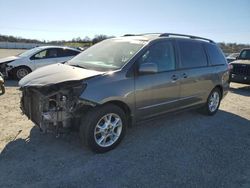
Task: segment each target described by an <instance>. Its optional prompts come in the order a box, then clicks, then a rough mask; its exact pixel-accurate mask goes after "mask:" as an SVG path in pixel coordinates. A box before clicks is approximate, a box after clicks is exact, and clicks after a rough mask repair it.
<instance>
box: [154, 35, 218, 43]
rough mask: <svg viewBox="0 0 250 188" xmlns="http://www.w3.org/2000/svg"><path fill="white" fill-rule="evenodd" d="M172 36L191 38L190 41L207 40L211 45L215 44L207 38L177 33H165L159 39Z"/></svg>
mask: <svg viewBox="0 0 250 188" xmlns="http://www.w3.org/2000/svg"><path fill="white" fill-rule="evenodd" d="M170 36H178V37H187V38H190V39H198V40H205V41H208V42H211V43H215V42H214V41H212V40H210V39H207V38H203V37H197V36H193V35H184V34H177V33H163V34H161V35H160V36H159V37H170Z"/></svg>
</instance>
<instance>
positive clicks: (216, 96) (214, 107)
mask: <svg viewBox="0 0 250 188" xmlns="http://www.w3.org/2000/svg"><path fill="white" fill-rule="evenodd" d="M221 98H222V93H221V91H220V89H219V88H214V89H213V90H212V91H211V93H210V94H209V96H208V99H207V102H206V104H205V106H204V107H203V108H202V112H203V114H205V115H210V116H211V115H214V114H216V112H217V111H218V109H219V107H220V102H221Z"/></svg>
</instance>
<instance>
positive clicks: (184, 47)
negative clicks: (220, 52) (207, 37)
mask: <svg viewBox="0 0 250 188" xmlns="http://www.w3.org/2000/svg"><path fill="white" fill-rule="evenodd" d="M178 46H179V52H180V58H181V68H195V67H205V66H207V57H206V53H205V50H204V48H203V46H202V44H201V43H200V42H194V41H178Z"/></svg>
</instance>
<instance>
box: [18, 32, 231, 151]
mask: <svg viewBox="0 0 250 188" xmlns="http://www.w3.org/2000/svg"><path fill="white" fill-rule="evenodd" d="M19 86H20V90H21V91H22V98H21V109H22V111H23V113H24V114H26V115H27V117H28V118H30V119H31V120H32V121H33V122H34V123H35V124H36V125H38V126H39V127H40V129H41V130H42V131H43V132H47V131H49V130H54V131H56V133H57V134H58V133H60V132H59V131H60V130H64V129H67V128H69V127H71V126H73V125H74V126H78V127H79V130H80V131H79V134H80V137H81V139H82V141H83V143H85V144H86V145H87V146H88V147H90V148H91V149H92V150H93V151H95V152H106V151H109V150H111V149H113V148H115V147H116V146H117V145H118V144H119V143H120V141H121V140H122V138H123V137H124V135H125V132H126V129H127V127H128V126H129V125H132V124H134V123H135V122H138V121H143V120H145V119H148V118H152V117H155V116H158V115H162V114H164V113H167V112H171V111H176V110H182V109H185V108H190V107H197V108H198V107H199V108H201V109H202V111H203V113H205V114H207V115H214V114H215V113H216V112H217V110H218V108H219V106H220V102H221V99H222V98H223V96H225V95H226V94H227V92H228V87H229V71H228V63H227V61H226V59H225V56H224V55H223V54H222V51H221V49H220V48H219V47H218V46H217V45H216V44H215V43H214V42H213V41H212V40H209V39H205V38H201V37H196V36H190V35H181V34H171V33H165V34H144V35H126V36H124V37H119V38H112V39H108V40H105V41H103V42H100V43H98V44H96V45H94V46H92V47H90V48H88V49H86V50H85V51H84V52H82V53H81V54H79V55H78V56H76V57H75V58H73V59H71V60H70V61H68V62H67V63H65V64H56V65H51V66H47V67H43V68H40V69H38V70H36V71H34V72H32V73H31V74H29V75H28V76H26V77H24V78H23V79H22V80H21V81H20V82H19Z"/></svg>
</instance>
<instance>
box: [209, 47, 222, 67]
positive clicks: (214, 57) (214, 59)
mask: <svg viewBox="0 0 250 188" xmlns="http://www.w3.org/2000/svg"><path fill="white" fill-rule="evenodd" d="M206 50H207V54H208V56H209V59H210V63H211V64H212V65H223V64H225V63H226V60H225V57H224V56H223V54H222V51H221V50H220V49H219V48H218V47H217V46H216V45H215V44H206Z"/></svg>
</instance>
